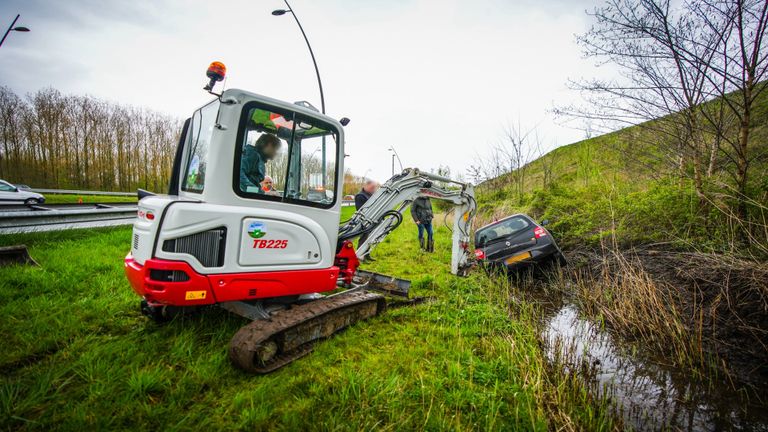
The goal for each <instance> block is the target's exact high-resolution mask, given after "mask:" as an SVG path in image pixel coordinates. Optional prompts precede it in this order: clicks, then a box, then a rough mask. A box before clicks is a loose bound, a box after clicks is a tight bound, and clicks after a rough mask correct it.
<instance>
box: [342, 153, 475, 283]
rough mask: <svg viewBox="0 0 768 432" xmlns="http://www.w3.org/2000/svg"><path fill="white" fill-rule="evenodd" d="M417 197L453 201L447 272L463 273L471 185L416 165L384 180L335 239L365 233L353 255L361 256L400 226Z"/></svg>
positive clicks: (471, 213) (471, 204) (471, 215)
mask: <svg viewBox="0 0 768 432" xmlns="http://www.w3.org/2000/svg"><path fill="white" fill-rule="evenodd" d="M419 197H428V198H430V199H436V200H440V201H445V202H448V203H450V204H453V206H454V211H453V229H452V231H453V244H452V254H451V273H453V274H456V275H460V274H462V273H464V272H465V271H466V269H467V268H468V267H469V263H470V258H471V256H470V252H469V241H470V231H471V228H472V221H473V219H474V216H475V212H476V210H477V202H476V201H475V196H474V189H473V187H472V185H471V184H468V183H461V182H458V181H455V180H451V179H449V178H446V177H442V176H439V175H435V174H432V173H426V172H422V171H420V170H418V169H417V168H408V169H406V170H404V171H403V172H402V173H401V174H398V175H396V176H394V177H392V178H391V179H389V180H388V181H387V182H386V183H384V185H382V186H381V188H379V190H377V191H376V193H374V194H373V195H372V196H371V198H370V199H369V200H368V201H367V202H366V203H365V205H364V206H363V207H361V208H360V209H359V210H358V211H357V212H355V214H354V215H353V216H352V218H351V219H350V220H349V221H348V222H347V223H346V224H345V225H343V226H342V227H341V228H340V229H339V241H340V242H341V241H343V240H346V239H349V238H353V237H356V236H358V235H362V234H365V233H368V237H367V238H366V239H365V241H364V242H362V243H361V244H360V245H358V248H357V256H358V258H360V259H362V257H364V256H366V255H367V254H368V253H369V252H371V250H373V248H375V247H376V245H378V244H379V243H381V242H382V241H383V240H384V238H386V236H387V235H388V234H389V233H391V232H392V231H393V230H394V229H395V228H397V226H398V225H400V223H401V222H402V221H403V213H404V212H405V210H406V209H407V208H408V206H409V205H410V204H411V203H412V202H413V200H415V199H416V198H419Z"/></svg>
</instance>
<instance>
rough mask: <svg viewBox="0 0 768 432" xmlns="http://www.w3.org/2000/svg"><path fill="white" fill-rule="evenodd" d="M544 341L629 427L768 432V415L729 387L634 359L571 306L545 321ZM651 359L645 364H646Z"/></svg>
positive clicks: (552, 356) (551, 354)
mask: <svg viewBox="0 0 768 432" xmlns="http://www.w3.org/2000/svg"><path fill="white" fill-rule="evenodd" d="M545 323H546V326H545V328H544V334H543V335H542V337H543V339H544V342H545V343H546V346H547V350H548V352H547V355H548V356H549V359H550V360H551V361H554V360H555V359H556V358H558V357H559V358H560V359H561V361H562V362H564V364H565V367H572V368H575V370H579V371H583V370H584V368H583V366H581V365H585V364H586V365H588V367H589V369H588V370H589V371H590V372H589V373H588V374H589V376H592V377H594V378H593V382H591V383H590V384H591V385H594V386H595V387H594V389H595V390H596V391H597V392H598V393H599V394H600V395H608V396H609V397H610V398H611V400H612V401H614V402H615V403H616V405H617V409H618V410H619V411H620V413H619V414H620V415H621V416H622V417H623V418H624V422H625V424H626V425H628V426H631V427H632V428H634V429H638V430H658V429H668V428H669V429H673V430H691V431H694V430H695V431H719V430H745V431H753V430H754V431H768V409H766V408H767V407H766V406H765V405H763V406H755V405H753V404H749V403H747V402H746V400H745V398H744V397H742V396H741V394H740V393H738V392H736V391H734V390H732V389H731V388H730V387H728V386H726V385H725V384H722V385H718V384H713V385H711V386H706V385H703V384H699V383H695V382H691V380H690V379H687V378H686V377H685V374H682V373H680V371H677V370H675V369H674V368H671V367H668V366H664V365H663V364H659V363H657V362H653V361H649V360H648V359H651V358H652V356H651V355H649V354H651V353H642V352H639V353H636V354H634V355H628V354H627V353H628V352H629V351H628V350H627V349H622V347H621V346H620V345H619V344H618V343H617V341H615V340H613V338H612V337H611V335H610V334H609V333H607V332H603V331H600V329H599V328H598V327H597V326H596V325H595V324H593V323H592V322H590V321H588V320H585V319H583V318H581V317H579V314H578V309H577V308H576V307H575V306H573V305H566V306H563V307H562V308H560V309H559V310H556V311H554V314H552V315H549V316H548V319H547V320H546V321H545ZM643 356H645V360H644V359H643Z"/></svg>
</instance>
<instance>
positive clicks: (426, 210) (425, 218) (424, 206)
mask: <svg viewBox="0 0 768 432" xmlns="http://www.w3.org/2000/svg"><path fill="white" fill-rule="evenodd" d="M411 217H412V218H413V221H414V222H416V221H419V222H420V223H425V224H428V223H432V218H433V217H434V216H433V214H432V202H431V201H430V200H429V198H427V197H418V198H416V199H415V200H413V203H412V204H411Z"/></svg>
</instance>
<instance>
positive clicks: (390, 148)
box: [388, 145, 403, 175]
mask: <svg viewBox="0 0 768 432" xmlns="http://www.w3.org/2000/svg"><path fill="white" fill-rule="evenodd" d="M388 150H389V151H391V152H392V175H395V174H394V173H395V156H397V163H398V164H399V165H400V171H402V170H403V161H401V160H400V155H399V154H397V150H395V146H393V145H392V146H389V149H388Z"/></svg>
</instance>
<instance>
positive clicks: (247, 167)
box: [240, 134, 282, 194]
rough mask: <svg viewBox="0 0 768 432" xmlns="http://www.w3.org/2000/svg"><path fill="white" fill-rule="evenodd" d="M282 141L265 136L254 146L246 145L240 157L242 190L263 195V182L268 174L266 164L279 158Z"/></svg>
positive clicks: (268, 135)
mask: <svg viewBox="0 0 768 432" xmlns="http://www.w3.org/2000/svg"><path fill="white" fill-rule="evenodd" d="M281 144H282V141H280V138H278V137H276V136H274V135H270V134H264V135H262V136H260V137H259V139H257V140H256V143H255V144H254V145H247V144H246V145H244V146H243V154H242V155H241V156H240V190H242V191H243V192H255V193H260V194H263V193H264V191H263V190H262V189H261V182H262V181H264V177H265V176H266V174H267V168H266V165H265V164H266V163H267V162H268V161H271V160H272V159H274V158H275V156H277V152H278V151H279V150H280V146H281Z"/></svg>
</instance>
